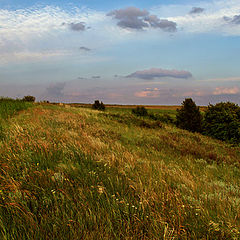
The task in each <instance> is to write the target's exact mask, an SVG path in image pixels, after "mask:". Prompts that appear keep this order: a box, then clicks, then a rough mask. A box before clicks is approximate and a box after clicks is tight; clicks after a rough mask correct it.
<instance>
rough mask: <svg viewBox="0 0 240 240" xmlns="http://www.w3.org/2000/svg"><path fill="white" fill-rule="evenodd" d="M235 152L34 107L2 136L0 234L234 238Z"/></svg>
mask: <svg viewBox="0 0 240 240" xmlns="http://www.w3.org/2000/svg"><path fill="white" fill-rule="evenodd" d="M120 118H121V116H120ZM239 152H240V149H239V148H232V147H231V146H230V145H227V144H224V143H222V142H219V141H215V140H212V139H210V138H207V137H205V136H202V135H200V134H193V133H189V132H187V131H183V130H179V129H177V128H175V127H173V126H168V125H163V127H159V128H147V127H140V126H139V125H136V121H135V120H134V119H133V121H132V123H127V124H126V123H124V121H123V122H122V123H120V122H119V121H117V120H116V119H114V118H113V119H112V118H111V112H107V113H105V114H103V113H101V112H98V111H94V110H91V109H87V108H64V107H57V106H51V105H49V106H37V107H35V108H33V109H30V110H28V111H26V112H24V113H22V114H21V115H19V116H17V117H16V118H14V119H12V121H11V124H10V126H9V129H8V133H7V136H6V139H5V140H4V141H3V142H2V143H1V147H0V155H1V162H0V164H1V169H2V170H1V183H0V184H1V191H2V192H1V194H2V198H1V204H2V206H4V207H3V208H2V210H1V211H2V214H3V212H4V211H3V209H7V211H8V213H6V212H5V213H4V214H5V215H6V214H12V216H14V217H13V220H12V218H11V217H10V215H7V219H6V216H4V215H1V218H0V220H1V221H2V222H3V221H6V223H8V222H10V221H12V222H13V224H12V225H11V227H7V225H6V224H3V227H2V230H1V234H2V236H5V237H6V236H8V237H9V239H10V236H11V237H17V236H18V237H19V236H20V235H18V234H23V229H25V230H26V231H27V232H26V233H25V235H24V236H25V238H26V239H50V238H51V237H50V236H52V237H53V238H54V239H68V237H69V236H72V239H78V237H79V236H81V238H84V239H94V238H96V236H97V238H98V239H238V238H239V237H240V235H239V234H240V233H239V232H240V228H239V227H240V214H239V213H240V195H239V193H240V188H239V186H240V179H239V176H240V171H239V159H240V153H239ZM81 156H82V157H81ZM85 156H88V157H90V158H91V161H90V160H84V159H85ZM84 161H87V162H86V165H82V164H83V162H84ZM88 161H89V162H88ZM3 198H4V199H3ZM36 209H37V210H36ZM39 214H40V215H39ZM14 224H15V225H16V224H19V226H15V225H14ZM21 224H22V225H21ZM20 226H24V227H20ZM46 226H50V227H49V228H48V227H46ZM54 226H55V227H54ZM13 230H14V232H13V233H12V235H11V233H10V231H13ZM14 234H15V235H14ZM60 234H61V235H60ZM69 234H70V235H69Z"/></svg>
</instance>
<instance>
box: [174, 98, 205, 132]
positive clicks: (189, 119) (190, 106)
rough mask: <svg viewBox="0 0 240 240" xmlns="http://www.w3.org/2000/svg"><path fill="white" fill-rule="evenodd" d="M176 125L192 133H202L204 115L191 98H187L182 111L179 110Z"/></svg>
mask: <svg viewBox="0 0 240 240" xmlns="http://www.w3.org/2000/svg"><path fill="white" fill-rule="evenodd" d="M176 117H177V120H176V125H177V127H179V128H182V129H186V130H188V131H191V132H201V131H202V115H201V113H200V110H199V107H197V106H196V104H195V102H194V101H193V100H192V99H191V98H186V99H185V100H184V101H183V103H182V107H181V108H180V109H177V116H176Z"/></svg>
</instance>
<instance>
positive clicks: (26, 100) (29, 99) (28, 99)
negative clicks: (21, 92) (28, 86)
mask: <svg viewBox="0 0 240 240" xmlns="http://www.w3.org/2000/svg"><path fill="white" fill-rule="evenodd" d="M22 100H23V101H25V102H35V100H36V98H35V97H34V96H24V98H23V99H22Z"/></svg>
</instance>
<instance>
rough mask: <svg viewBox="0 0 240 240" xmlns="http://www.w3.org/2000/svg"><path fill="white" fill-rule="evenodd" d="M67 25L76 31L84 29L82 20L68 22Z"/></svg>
mask: <svg viewBox="0 0 240 240" xmlns="http://www.w3.org/2000/svg"><path fill="white" fill-rule="evenodd" d="M68 26H69V27H70V29H71V30H73V31H77V32H79V31H84V30H86V26H85V23H84V22H79V23H70V24H68Z"/></svg>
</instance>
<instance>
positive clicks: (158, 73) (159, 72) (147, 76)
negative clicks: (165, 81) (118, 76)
mask: <svg viewBox="0 0 240 240" xmlns="http://www.w3.org/2000/svg"><path fill="white" fill-rule="evenodd" d="M126 77H127V78H140V79H144V80H152V79H154V78H163V77H171V78H183V79H184V78H185V79H187V78H191V77H192V74H191V73H190V72H188V71H178V70H167V69H161V68H151V69H147V70H142V71H136V72H134V73H132V74H130V75H128V76H126Z"/></svg>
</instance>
